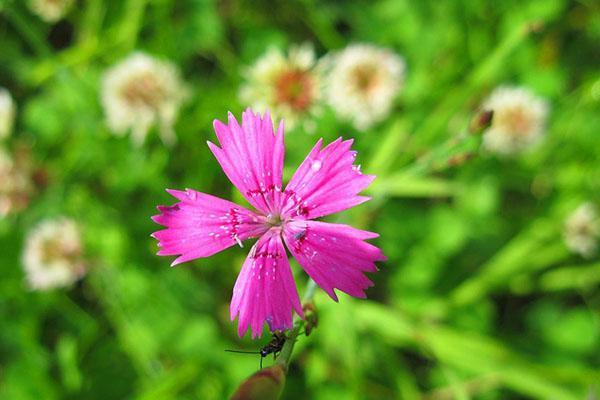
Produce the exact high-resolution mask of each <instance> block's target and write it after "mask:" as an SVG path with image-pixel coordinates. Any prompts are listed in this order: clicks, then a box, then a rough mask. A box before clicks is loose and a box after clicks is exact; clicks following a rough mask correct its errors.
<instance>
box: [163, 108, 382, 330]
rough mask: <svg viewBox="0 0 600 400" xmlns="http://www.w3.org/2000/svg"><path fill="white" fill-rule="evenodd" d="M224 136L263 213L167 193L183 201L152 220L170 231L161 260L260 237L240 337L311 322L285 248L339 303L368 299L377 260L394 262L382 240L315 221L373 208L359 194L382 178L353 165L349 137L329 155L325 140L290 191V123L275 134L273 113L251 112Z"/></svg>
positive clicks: (238, 288) (249, 269)
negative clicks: (341, 295) (295, 321)
mask: <svg viewBox="0 0 600 400" xmlns="http://www.w3.org/2000/svg"><path fill="white" fill-rule="evenodd" d="M214 128H215V132H216V134H217V138H218V139H219V143H220V145H221V147H218V146H216V145H215V144H213V143H211V142H208V146H209V147H210V149H211V151H212V152H213V154H214V155H215V157H216V158H217V160H218V161H219V164H221V167H222V168H223V171H224V172H225V174H226V175H227V177H228V178H229V179H230V180H231V182H232V183H233V184H234V185H235V186H236V187H237V188H238V190H240V192H241V193H242V195H243V196H244V197H245V198H246V200H248V202H249V203H250V204H251V205H252V206H253V207H254V208H255V209H256V211H250V210H248V209H246V208H244V207H241V206H239V205H237V204H235V203H232V202H230V201H227V200H223V199H220V198H218V197H214V196H211V195H208V194H204V193H200V192H196V191H195V190H191V189H187V190H186V191H179V190H167V191H168V192H169V193H170V194H171V195H173V196H174V197H176V198H177V199H178V200H179V202H178V203H176V204H175V205H173V206H159V207H158V209H159V211H160V214H159V215H156V216H154V217H153V218H152V219H153V220H154V221H155V222H156V223H158V224H161V225H163V226H165V227H166V228H167V229H163V230H161V231H158V232H155V233H153V235H152V236H153V237H154V238H156V239H157V240H158V241H159V243H158V246H159V247H160V248H161V249H160V251H159V252H158V255H162V256H174V255H177V256H178V257H177V259H175V261H174V262H173V264H172V265H177V264H180V263H183V262H186V261H190V260H193V259H196V258H202V257H208V256H210V255H213V254H215V253H218V252H219V251H221V250H223V249H226V248H228V247H231V246H233V245H235V244H239V245H240V246H242V241H244V240H246V239H250V238H256V237H258V238H259V239H258V241H257V242H256V243H255V244H254V246H253V247H252V249H251V250H250V253H249V254H248V257H247V258H246V261H245V262H244V265H243V266H242V270H241V271H240V274H239V276H238V278H237V281H236V283H235V287H234V288H233V298H232V300H231V306H230V313H231V320H232V321H233V320H234V319H235V318H236V317H239V319H238V334H239V335H240V336H242V335H244V333H245V332H246V331H247V329H248V326H250V327H251V329H252V337H257V336H260V335H261V333H262V328H263V325H264V322H265V321H266V322H267V323H268V324H269V327H270V329H271V330H285V329H290V328H292V316H293V310H295V311H296V313H297V314H298V315H299V316H300V317H302V318H303V317H304V315H303V313H302V307H301V305H300V299H299V298H298V292H297V290H296V286H295V283H294V278H293V276H292V271H291V269H290V264H289V262H288V258H287V254H286V250H285V247H284V243H285V244H286V246H287V248H288V250H289V252H290V253H292V255H293V256H294V257H295V258H296V260H297V261H298V263H299V264H300V265H301V266H302V268H303V269H304V270H305V271H306V272H307V273H308V275H309V276H310V277H311V278H312V279H313V280H314V281H315V282H316V283H317V284H318V285H319V286H320V287H321V288H322V289H323V290H325V291H326V292H327V294H329V296H331V298H332V299H334V300H335V301H337V296H336V293H335V292H334V289H338V290H341V291H342V292H345V293H347V294H349V295H351V296H355V297H361V298H364V297H366V295H365V290H366V289H367V288H368V287H370V286H372V285H373V282H371V281H370V280H369V279H368V278H367V277H366V276H365V274H364V273H365V272H375V271H377V267H376V266H375V261H383V260H385V256H384V255H383V253H382V252H381V250H379V249H378V248H377V247H375V246H373V245H371V244H369V243H367V242H365V240H366V239H372V238H375V237H377V236H378V235H377V234H375V233H372V232H367V231H362V230H359V229H355V228H352V227H350V226H348V225H341V224H332V223H326V222H319V221H314V219H315V218H319V217H322V216H325V215H328V214H333V213H336V212H339V211H342V210H345V209H348V208H350V207H353V206H355V205H358V204H361V203H363V202H365V201H367V200H369V198H368V197H365V196H359V195H358V193H359V192H360V191H362V190H363V189H365V188H366V187H367V186H368V185H369V184H370V183H371V182H372V181H373V179H374V178H375V177H374V176H373V175H363V174H362V173H361V172H360V166H357V165H354V164H353V163H354V159H355V158H356V152H355V151H352V150H350V147H351V145H352V140H345V141H343V140H342V139H341V138H339V139H337V140H336V141H334V142H333V143H330V144H329V145H327V146H326V147H324V148H322V139H320V140H319V141H318V142H317V144H316V145H315V146H314V147H313V149H312V150H311V152H310V153H309V154H308V156H307V157H306V159H305V160H304V162H302V164H301V165H300V167H299V168H298V170H297V171H296V173H295V174H294V176H293V177H292V179H291V180H290V182H289V183H288V185H287V187H286V188H285V189H282V187H283V186H282V173H283V157H284V153H285V147H284V144H283V136H284V135H283V122H282V123H280V125H279V128H278V129H277V132H276V133H275V132H274V131H273V123H272V121H271V118H270V116H269V114H268V113H267V114H265V115H264V117H262V118H261V116H260V115H259V114H254V113H253V111H252V110H250V109H248V110H247V111H246V112H244V113H243V115H242V124H241V126H240V125H239V124H238V122H237V121H236V119H235V118H234V117H233V115H232V114H231V113H230V114H229V121H228V125H225V124H223V123H222V122H220V121H218V120H215V122H214Z"/></svg>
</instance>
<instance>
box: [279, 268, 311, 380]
mask: <svg viewBox="0 0 600 400" xmlns="http://www.w3.org/2000/svg"><path fill="white" fill-rule="evenodd" d="M316 289H317V284H316V283H315V281H313V280H312V279H309V280H308V283H307V284H306V290H305V291H304V297H303V298H302V304H305V303H308V302H310V301H312V298H313V297H314V295H315V291H316ZM304 324H305V321H304V320H303V319H302V318H300V317H298V316H296V318H295V320H294V327H293V328H292V329H291V330H290V332H289V333H288V336H287V339H286V341H285V344H284V345H283V348H282V349H281V353H279V357H277V362H276V364H278V365H281V366H282V367H283V368H284V369H285V370H286V371H287V369H288V366H289V364H290V359H291V358H292V352H293V351H294V345H295V344H296V339H297V338H298V335H299V334H300V332H301V330H302V328H303V327H304Z"/></svg>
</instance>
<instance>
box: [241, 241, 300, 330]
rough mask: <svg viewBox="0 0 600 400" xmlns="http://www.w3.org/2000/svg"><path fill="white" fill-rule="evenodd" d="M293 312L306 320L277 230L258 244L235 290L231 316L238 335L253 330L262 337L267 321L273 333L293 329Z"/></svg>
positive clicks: (249, 256)
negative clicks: (235, 321)
mask: <svg viewBox="0 0 600 400" xmlns="http://www.w3.org/2000/svg"><path fill="white" fill-rule="evenodd" d="M292 309H293V310H296V313H297V314H298V315H300V316H301V317H302V318H304V314H303V313H302V306H301V305H300V299H299V298H298V292H297V291H296V285H295V284H294V277H293V276H292V271H291V269H290V263H289V262H288V259H287V254H286V252H285V247H283V242H282V241H281V234H280V232H279V231H278V230H275V229H271V230H269V231H268V232H266V233H265V234H264V235H263V236H262V237H261V238H260V239H259V240H258V242H256V244H255V245H254V247H252V250H251V251H250V254H248V257H247V258H246V261H245V262H244V265H243V266H242V270H241V271H240V274H239V276H238V278H237V281H236V282H235V286H234V288H233V298H232V299H231V306H230V313H231V320H232V321H233V320H234V319H235V317H236V316H239V320H238V334H239V335H240V336H243V335H244V333H246V330H247V329H248V326H250V327H251V329H252V337H253V338H255V337H258V336H260V335H261V334H262V328H263V325H264V323H265V321H266V322H267V323H268V324H269V327H270V329H271V331H274V330H285V329H291V328H292V315H293V313H292Z"/></svg>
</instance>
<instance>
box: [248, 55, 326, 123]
mask: <svg viewBox="0 0 600 400" xmlns="http://www.w3.org/2000/svg"><path fill="white" fill-rule="evenodd" d="M316 65H317V61H316V57H315V52H314V49H313V47H312V46H311V45H309V44H303V45H301V46H292V47H290V49H289V51H288V53H287V54H285V53H284V52H282V51H281V50H279V49H276V48H271V49H269V50H268V51H267V52H266V53H265V54H264V55H263V56H262V57H260V58H259V59H258V60H257V61H256V62H255V63H254V64H253V65H252V66H251V67H249V68H248V69H247V70H246V71H245V72H244V78H245V83H244V84H243V85H242V87H241V88H240V92H239V97H240V101H241V102H242V103H243V105H244V106H249V107H252V108H253V109H254V110H255V111H258V112H265V111H267V110H268V111H269V112H271V114H272V115H273V117H274V118H275V119H283V120H284V121H285V124H286V127H287V128H289V129H293V127H294V126H296V125H297V123H298V122H301V123H302V124H303V127H304V128H305V129H308V130H310V129H311V128H310V126H311V123H312V122H313V121H312V117H314V116H316V115H318V114H319V112H320V104H319V101H320V98H321V87H320V86H321V85H320V78H319V73H318V71H317V68H316Z"/></svg>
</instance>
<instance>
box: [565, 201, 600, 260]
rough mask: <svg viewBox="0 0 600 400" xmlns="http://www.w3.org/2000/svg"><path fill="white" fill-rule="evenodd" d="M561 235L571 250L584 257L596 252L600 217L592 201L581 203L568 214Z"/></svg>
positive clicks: (599, 236) (599, 238)
mask: <svg viewBox="0 0 600 400" xmlns="http://www.w3.org/2000/svg"><path fill="white" fill-rule="evenodd" d="M563 237H564V240H565V243H566V245H567V247H568V248H569V249H570V250H571V251H572V252H574V253H577V254H579V255H581V256H582V257H585V258H591V257H593V256H594V255H595V254H596V252H597V250H598V240H600V218H599V216H598V210H597V209H596V207H595V206H594V205H593V204H592V203H589V202H586V203H583V204H581V205H580V206H579V207H577V209H575V211H573V213H572V214H571V215H569V217H568V218H567V220H566V222H565V229H564V233H563Z"/></svg>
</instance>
